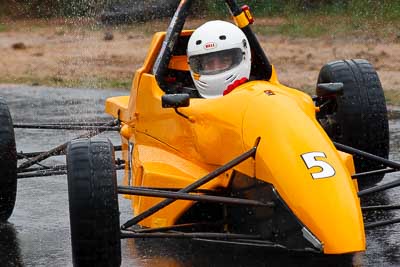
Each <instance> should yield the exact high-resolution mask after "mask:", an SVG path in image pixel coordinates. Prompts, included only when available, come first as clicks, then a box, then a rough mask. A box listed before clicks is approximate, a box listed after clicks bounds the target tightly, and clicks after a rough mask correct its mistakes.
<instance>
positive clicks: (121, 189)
mask: <svg viewBox="0 0 400 267" xmlns="http://www.w3.org/2000/svg"><path fill="white" fill-rule="evenodd" d="M118 193H120V194H127V195H135V196H151V197H161V198H171V199H185V200H193V201H200V202H214V203H215V202H216V203H222V204H227V205H248V206H259V207H274V206H275V204H274V203H273V202H268V203H263V202H260V201H256V200H249V199H240V198H233V197H222V196H211V195H192V194H189V193H179V192H171V191H166V190H154V189H145V188H140V187H133V186H118Z"/></svg>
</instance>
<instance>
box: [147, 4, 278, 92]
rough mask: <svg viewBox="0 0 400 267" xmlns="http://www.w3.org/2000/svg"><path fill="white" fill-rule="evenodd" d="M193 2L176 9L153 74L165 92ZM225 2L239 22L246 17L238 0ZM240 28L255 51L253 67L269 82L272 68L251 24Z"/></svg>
mask: <svg viewBox="0 0 400 267" xmlns="http://www.w3.org/2000/svg"><path fill="white" fill-rule="evenodd" d="M193 1H194V0H181V2H180V3H179V6H178V8H177V9H176V11H175V14H174V16H173V17H172V20H171V22H170V24H169V26H168V29H167V33H166V36H165V39H164V42H163V44H162V46H161V49H160V53H159V54H158V56H157V59H156V61H155V63H154V66H153V74H154V75H155V77H156V80H157V83H158V84H159V86H160V87H161V88H162V89H163V90H165V91H167V88H165V87H166V86H165V81H164V77H165V74H166V72H167V69H168V64H169V61H170V59H171V56H172V53H173V51H174V48H175V46H176V43H177V40H178V37H179V35H180V32H181V31H182V29H183V25H184V24H185V21H186V18H187V16H188V14H189V10H190V7H191V5H192V3H193ZM225 2H226V4H227V6H228V9H229V11H230V13H231V14H232V15H233V16H234V18H236V19H238V20H239V19H242V17H243V16H244V11H243V10H242V8H240V7H239V6H238V4H237V3H236V0H225ZM238 26H239V27H240V28H241V29H242V31H243V33H244V34H245V35H246V37H247V39H248V41H249V44H250V47H251V49H252V51H253V59H254V62H255V63H254V64H252V67H253V68H254V70H255V72H256V76H257V78H258V79H262V80H267V81H268V80H269V79H270V78H271V75H272V66H271V64H270V62H269V60H268V58H267V56H266V55H265V53H264V50H263V49H262V47H261V45H260V43H259V42H258V40H257V37H256V35H255V34H254V32H253V31H252V29H251V27H250V24H249V23H245V24H243V25H238Z"/></svg>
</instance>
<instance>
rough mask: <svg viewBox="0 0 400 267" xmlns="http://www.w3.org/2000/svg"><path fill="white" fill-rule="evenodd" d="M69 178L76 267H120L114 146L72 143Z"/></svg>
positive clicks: (97, 142)
mask: <svg viewBox="0 0 400 267" xmlns="http://www.w3.org/2000/svg"><path fill="white" fill-rule="evenodd" d="M67 177H68V196H69V211H70V224H71V243H72V258H73V263H74V266H107V267H108V266H110V267H111V266H113V267H114V266H120V264H121V243H120V224H119V209H118V193H117V179H116V171H115V160H114V148H113V145H112V144H111V142H110V141H109V140H104V139H93V140H91V139H77V140H73V141H71V143H70V144H69V146H68V148H67Z"/></svg>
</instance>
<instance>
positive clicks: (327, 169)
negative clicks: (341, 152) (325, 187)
mask: <svg viewBox="0 0 400 267" xmlns="http://www.w3.org/2000/svg"><path fill="white" fill-rule="evenodd" d="M301 157H302V158H303V160H304V163H305V164H306V166H307V168H308V169H311V168H313V167H319V168H321V171H320V172H314V173H311V176H312V178H314V179H322V178H328V177H332V176H334V175H335V169H334V168H333V167H332V166H331V165H329V164H328V163H326V162H325V161H322V160H318V159H317V158H325V159H326V155H325V153H323V152H310V153H305V154H303V155H301Z"/></svg>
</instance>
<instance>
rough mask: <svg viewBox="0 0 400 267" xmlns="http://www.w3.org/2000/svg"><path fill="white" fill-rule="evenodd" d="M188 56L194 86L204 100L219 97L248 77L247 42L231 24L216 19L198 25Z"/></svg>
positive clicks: (249, 59) (191, 39) (248, 48)
mask: <svg viewBox="0 0 400 267" xmlns="http://www.w3.org/2000/svg"><path fill="white" fill-rule="evenodd" d="M187 55H188V58H189V65H190V73H191V75H192V78H193V81H194V84H195V86H196V88H197V90H198V91H199V93H200V95H201V96H203V97H205V98H215V97H219V96H222V95H223V92H224V90H226V89H227V87H228V86H229V85H230V84H232V83H233V82H234V81H236V80H241V79H243V78H246V79H248V78H249V75H250V68H251V54H250V47H249V43H248V41H247V38H246V36H245V35H244V33H243V32H242V30H240V29H239V28H238V27H237V26H235V25H233V24H232V23H229V22H226V21H220V20H215V21H210V22H207V23H205V24H203V25H202V26H200V27H199V28H198V29H197V30H195V31H194V32H193V34H192V36H191V37H190V39H189V44H188V49H187Z"/></svg>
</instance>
